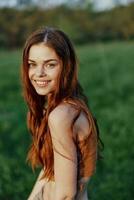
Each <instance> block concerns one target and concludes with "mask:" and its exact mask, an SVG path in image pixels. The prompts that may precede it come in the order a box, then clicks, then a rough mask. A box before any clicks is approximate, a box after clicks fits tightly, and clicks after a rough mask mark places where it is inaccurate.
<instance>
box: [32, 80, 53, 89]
mask: <svg viewBox="0 0 134 200" xmlns="http://www.w3.org/2000/svg"><path fill="white" fill-rule="evenodd" d="M34 81H35V83H36V85H37V86H39V87H46V86H47V85H48V84H49V82H50V80H34Z"/></svg>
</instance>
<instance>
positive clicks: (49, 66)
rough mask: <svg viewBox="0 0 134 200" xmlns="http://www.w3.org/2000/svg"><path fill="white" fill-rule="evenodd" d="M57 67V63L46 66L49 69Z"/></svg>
mask: <svg viewBox="0 0 134 200" xmlns="http://www.w3.org/2000/svg"><path fill="white" fill-rule="evenodd" d="M55 66H56V63H48V64H47V65H46V67H47V68H54V67H55Z"/></svg>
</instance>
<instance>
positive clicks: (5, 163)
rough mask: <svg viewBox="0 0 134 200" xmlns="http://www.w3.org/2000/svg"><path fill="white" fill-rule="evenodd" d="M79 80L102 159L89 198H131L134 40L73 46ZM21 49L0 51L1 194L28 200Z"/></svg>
mask: <svg viewBox="0 0 134 200" xmlns="http://www.w3.org/2000/svg"><path fill="white" fill-rule="evenodd" d="M77 54H78V57H79V61H80V68H79V72H80V73H79V79H80V82H81V84H82V85H83V87H84V89H85V93H86V94H87V96H88V98H89V104H90V107H91V110H92V112H93V113H94V115H95V117H96V118H97V119H98V123H99V127H100V132H101V138H102V140H103V142H104V144H105V150H104V153H103V155H104V159H103V161H100V162H98V165H97V171H96V174H95V175H94V176H93V177H92V180H91V182H90V183H89V187H88V189H89V195H90V196H91V200H108V199H109V200H133V198H134V191H133V184H134V162H133V159H134V145H133V144H134V134H133V132H134V127H133V124H134V123H133V119H134V93H133V92H134V84H133V82H134V63H133V58H134V42H121V43H119V42H116V43H108V44H102V43H98V44H95V45H87V46H81V47H77ZM20 63H21V52H20V51H17V50H16V51H5V50H1V51H0V152H1V154H0V199H1V200H22V199H23V200H24V199H27V196H28V195H29V193H30V191H31V189H32V186H33V184H34V181H35V179H36V177H37V173H38V170H39V169H38V170H37V171H36V173H35V174H33V172H32V170H31V168H30V167H29V166H28V165H27V164H26V162H25V158H26V154H27V150H28V146H29V144H30V137H29V133H28V131H27V128H26V110H27V109H26V105H25V104H24V101H23V98H22V92H21V84H20Z"/></svg>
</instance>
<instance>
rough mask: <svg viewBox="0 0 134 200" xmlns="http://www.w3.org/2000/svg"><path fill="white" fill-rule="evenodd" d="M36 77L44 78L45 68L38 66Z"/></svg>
mask: <svg viewBox="0 0 134 200" xmlns="http://www.w3.org/2000/svg"><path fill="white" fill-rule="evenodd" d="M36 75H37V76H46V72H45V68H44V66H43V65H39V66H38V67H37V71H36Z"/></svg>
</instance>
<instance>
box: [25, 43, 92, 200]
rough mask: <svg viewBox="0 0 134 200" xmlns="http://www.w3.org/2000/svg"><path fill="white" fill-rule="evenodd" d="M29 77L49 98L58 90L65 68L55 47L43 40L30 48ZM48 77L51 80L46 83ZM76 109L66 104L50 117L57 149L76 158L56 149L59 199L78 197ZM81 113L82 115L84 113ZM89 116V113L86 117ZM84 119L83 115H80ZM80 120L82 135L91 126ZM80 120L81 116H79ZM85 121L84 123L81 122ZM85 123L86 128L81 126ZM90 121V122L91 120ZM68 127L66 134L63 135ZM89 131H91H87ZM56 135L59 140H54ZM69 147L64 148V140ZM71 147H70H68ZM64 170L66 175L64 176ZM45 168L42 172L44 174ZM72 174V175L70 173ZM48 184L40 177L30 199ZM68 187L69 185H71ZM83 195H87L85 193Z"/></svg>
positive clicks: (57, 198)
mask: <svg viewBox="0 0 134 200" xmlns="http://www.w3.org/2000/svg"><path fill="white" fill-rule="evenodd" d="M28 63H29V79H30V81H31V84H32V85H33V87H34V89H35V90H36V92H37V93H38V94H39V95H44V96H47V97H48V98H49V96H50V95H51V92H52V91H54V90H55V87H56V84H57V80H58V78H59V76H60V72H61V69H62V61H61V60H60V59H59V57H58V56H57V54H56V52H55V50H54V49H52V48H50V47H48V46H46V45H45V44H44V43H43V42H42V43H39V44H35V45H33V46H31V48H30V51H29V58H28ZM46 80H49V81H50V82H48V84H46V82H44V81H46ZM75 114H76V111H75V110H73V109H72V107H71V106H70V105H68V104H67V105H66V104H62V105H59V106H57V108H55V109H54V110H53V111H52V112H51V113H50V116H49V119H48V122H49V127H50V132H51V135H52V140H53V144H54V146H55V147H56V149H57V150H58V151H59V152H61V153H62V154H63V155H67V156H69V157H70V158H72V160H73V161H74V162H72V161H70V160H69V159H65V158H64V157H63V156H60V154H58V153H57V152H55V151H54V163H55V164H54V171H55V183H56V185H55V192H54V194H52V195H53V196H54V198H53V197H52V199H55V200H74V197H75V194H76V181H77V167H76V165H77V152H76V148H75V145H74V143H73V141H72V137H70V135H72V134H73V133H72V129H71V128H70V127H71V124H72V121H71V120H72V119H73V118H74V115H75ZM80 116H81V115H80ZM83 117H84V119H85V116H83ZM80 118H82V116H81V117H80ZM84 119H83V121H82V119H81V120H79V122H78V125H79V126H78V125H77V126H74V130H73V132H74V133H75V134H76V132H77V134H78V132H79V135H82V136H83V135H84V132H85V130H86V131H87V130H88V127H87V128H86V129H85V125H86V122H85V123H84ZM77 121H78V119H77ZM80 122H82V123H80ZM83 124H84V127H83V129H82V128H81V127H82V126H83ZM87 124H88V122H87ZM63 130H64V137H63ZM86 134H87V133H86ZM53 138H56V139H53ZM57 141H61V144H62V145H64V146H65V147H66V148H65V149H66V150H68V151H65V149H63V147H62V145H60V143H57ZM68 146H70V148H69V149H68ZM61 173H62V175H61ZM41 174H42V171H41V173H40V175H39V177H40V176H41ZM68 174H69V175H70V176H68ZM44 184H45V182H44V180H42V181H40V180H39V178H38V179H37V182H36V184H35V186H34V188H33V191H32V193H31V195H30V197H29V198H28V200H33V198H34V196H35V195H36V194H37V193H38V192H39V191H40V188H41V187H42V186H43V185H44ZM67 186H68V187H67ZM82 195H87V194H86V193H83V194H82ZM82 199H85V200H87V196H82Z"/></svg>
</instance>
